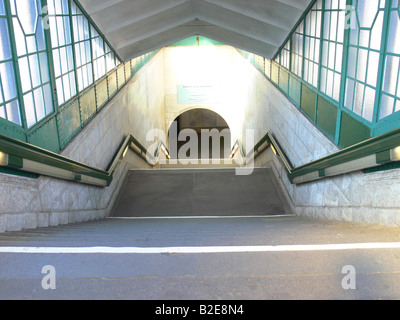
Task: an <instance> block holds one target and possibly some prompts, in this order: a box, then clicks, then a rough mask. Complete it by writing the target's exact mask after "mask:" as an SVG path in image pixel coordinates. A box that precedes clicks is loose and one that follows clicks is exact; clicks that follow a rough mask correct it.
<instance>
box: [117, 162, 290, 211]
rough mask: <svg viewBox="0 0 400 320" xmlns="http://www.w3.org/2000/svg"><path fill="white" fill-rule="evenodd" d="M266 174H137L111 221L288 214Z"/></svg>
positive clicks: (226, 171) (191, 171) (257, 171)
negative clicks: (136, 218) (145, 218)
mask: <svg viewBox="0 0 400 320" xmlns="http://www.w3.org/2000/svg"><path fill="white" fill-rule="evenodd" d="M289 213H290V212H289V207H288V205H287V203H286V200H285V198H284V196H283V194H282V193H281V190H280V189H279V186H278V183H277V181H276V179H275V176H274V174H273V172H272V170H271V169H265V168H263V169H255V170H254V172H253V174H251V175H248V176H238V175H236V171H235V170H234V169H208V170H203V169H198V170H196V169H187V170H182V169H181V170H153V171H151V170H143V171H141V170H138V171H132V172H131V173H130V174H129V177H128V179H127V182H126V184H125V187H124V188H123V190H122V192H121V196H120V199H119V203H118V206H117V208H116V210H115V212H114V214H113V216H115V217H163V216H164V217H165V216H170V217H179V216H264V215H285V214H289Z"/></svg>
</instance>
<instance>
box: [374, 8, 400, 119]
mask: <svg viewBox="0 0 400 320" xmlns="http://www.w3.org/2000/svg"><path fill="white" fill-rule="evenodd" d="M387 41H388V42H387V50H386V55H385V65H384V74H383V83H382V94H381V97H380V112H379V120H382V119H385V118H386V117H388V116H390V115H392V114H394V113H396V112H399V111H400V2H399V1H398V0H394V1H392V5H391V8H390V12H389V33H388V39H387Z"/></svg>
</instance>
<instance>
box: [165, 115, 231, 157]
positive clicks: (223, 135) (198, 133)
mask: <svg viewBox="0 0 400 320" xmlns="http://www.w3.org/2000/svg"><path fill="white" fill-rule="evenodd" d="M168 139H169V141H168V142H169V149H170V153H171V158H172V159H183V158H184V159H226V158H228V157H229V154H230V152H231V143H232V142H231V139H232V138H231V130H230V128H229V125H228V123H227V122H226V121H225V120H224V119H223V118H222V117H221V116H220V115H219V114H218V113H216V112H214V111H211V110H208V109H203V108H196V109H192V110H189V111H186V112H183V113H182V114H180V115H179V116H178V117H177V118H176V119H175V120H174V122H173V123H172V125H171V127H170V129H169V133H168Z"/></svg>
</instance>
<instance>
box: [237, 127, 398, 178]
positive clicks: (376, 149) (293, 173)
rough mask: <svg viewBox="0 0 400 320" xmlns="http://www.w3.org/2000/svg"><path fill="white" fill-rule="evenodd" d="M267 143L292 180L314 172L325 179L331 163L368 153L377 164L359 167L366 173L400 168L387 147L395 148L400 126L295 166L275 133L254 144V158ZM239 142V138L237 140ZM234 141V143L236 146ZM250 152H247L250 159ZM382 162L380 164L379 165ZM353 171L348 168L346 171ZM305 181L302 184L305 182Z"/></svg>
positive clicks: (342, 162) (342, 161) (268, 134)
mask: <svg viewBox="0 0 400 320" xmlns="http://www.w3.org/2000/svg"><path fill="white" fill-rule="evenodd" d="M266 142H267V143H268V145H267V147H271V146H272V147H273V149H274V150H275V152H276V156H277V157H278V158H279V159H280V160H281V162H282V163H283V165H284V168H285V170H286V173H287V176H288V179H289V181H290V182H291V183H294V179H295V178H298V177H303V176H306V175H308V174H312V173H316V174H317V176H318V178H319V179H324V178H328V177H329V176H328V175H327V174H326V170H327V169H328V168H330V167H333V166H338V165H343V164H346V163H349V162H351V161H354V160H359V159H362V158H365V157H367V156H371V155H376V163H377V164H378V165H375V166H371V167H368V168H363V169H358V170H361V171H364V172H366V173H372V172H378V171H384V170H394V169H399V168H400V162H393V161H391V159H390V150H392V149H394V148H396V147H398V146H399V144H400V128H399V129H396V130H394V131H391V132H388V133H385V134H383V135H381V136H378V137H374V138H371V139H369V140H367V141H364V142H361V143H359V144H357V145H354V146H351V147H348V148H346V149H344V150H341V151H338V152H336V153H333V154H331V155H329V156H327V157H324V158H321V159H318V160H316V161H312V162H310V163H307V164H305V165H302V166H299V167H294V166H293V165H292V164H291V162H290V160H289V158H288V157H287V155H286V153H285V151H284V150H283V148H282V147H281V145H280V144H279V142H278V141H277V140H276V138H275V137H274V135H273V134H272V133H270V132H268V133H267V134H266V135H265V136H264V137H263V138H262V139H261V140H260V141H259V142H258V143H257V144H256V145H255V147H254V153H255V157H257V156H258V155H259V154H260V153H261V152H262V151H264V149H262V150H261V149H260V147H261V146H262V145H264V144H265V143H266ZM236 144H239V141H238V142H237V143H236ZM236 144H235V146H236ZM250 156H251V154H250V153H249V154H248V155H246V157H247V158H250ZM380 163H381V164H384V165H379V164H380ZM352 171H354V170H353V169H349V171H348V172H352ZM311 180H315V178H313V179H310V180H309V181H311ZM305 182H307V181H304V182H302V183H305Z"/></svg>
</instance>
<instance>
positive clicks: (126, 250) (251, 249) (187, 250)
mask: <svg viewBox="0 0 400 320" xmlns="http://www.w3.org/2000/svg"><path fill="white" fill-rule="evenodd" d="M373 249H400V242H388V243H350V244H322V245H281V246H225V247H224V246H220V247H165V248H162V247H161V248H139V247H120V248H119V247H74V248H72V247H65V248H62V247H59V248H56V247H54V248H52V247H36V248H35V247H0V253H11V254H206V253H268V252H299V251H302V252H307V251H341V250H373Z"/></svg>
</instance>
